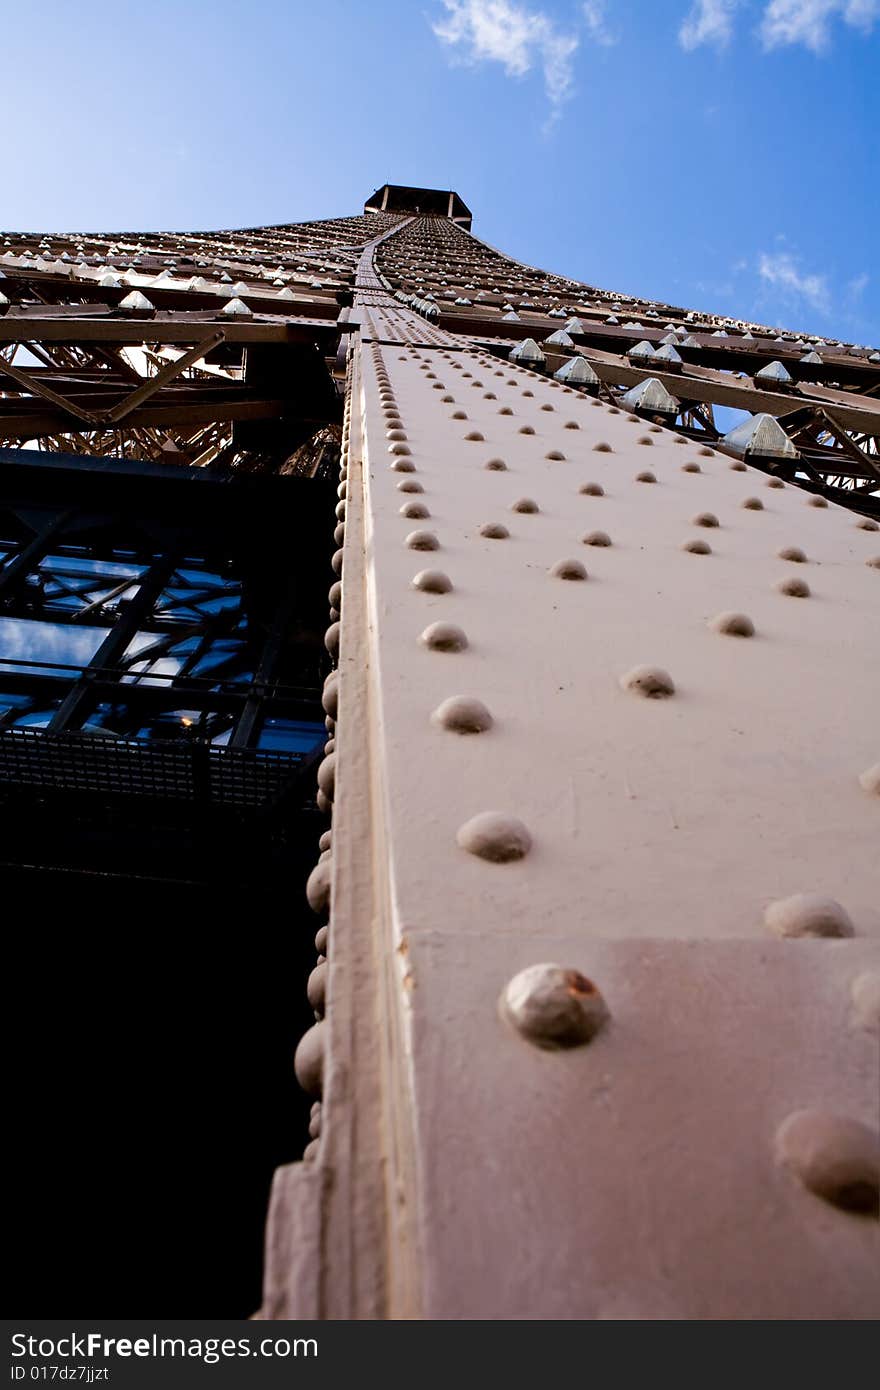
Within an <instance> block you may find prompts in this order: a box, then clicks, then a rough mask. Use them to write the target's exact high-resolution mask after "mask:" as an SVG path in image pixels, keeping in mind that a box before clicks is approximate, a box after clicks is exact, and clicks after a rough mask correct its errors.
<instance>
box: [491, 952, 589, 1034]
mask: <svg viewBox="0 0 880 1390" xmlns="http://www.w3.org/2000/svg"><path fill="white" fill-rule="evenodd" d="M498 1007H499V1012H500V1014H501V1017H502V1018H503V1019H505V1020H506V1022H508V1023H510V1024H511V1025H512V1026H513V1027H514V1028H515V1029H516V1030H517V1032H518V1033H521V1034H522V1036H523V1037H524V1038H528V1040H529V1042H532V1043H534V1044H535V1045H536V1046H537V1047H543V1048H546V1049H548V1050H551V1051H556V1050H558V1049H560V1048H564V1047H582V1046H583V1045H584V1044H585V1043H588V1042H590V1041H591V1040H592V1039H593V1038H594V1037H595V1036H596V1034H597V1033H598V1032H599V1030H600V1029H601V1028H603V1027H604V1025H605V1024H606V1023H607V1022H608V1019H609V1018H610V1014H609V1011H608V1005H607V1004H606V1003H605V1000H604V999H603V998H602V995H601V993H600V992H599V990H598V989H597V988H596V986H595V985H594V984H593V982H592V980H588V979H587V977H586V976H585V975H582V974H581V973H580V971H579V970H571V969H567V968H566V967H565V966H563V965H552V964H546V965H545V964H542V965H530V966H528V967H527V968H526V969H525V970H521V971H520V972H519V974H518V975H514V977H513V979H512V980H510V982H509V983H508V984H507V985H506V987H505V989H504V991H503V993H502V995H501V998H500V1000H499V1001H498Z"/></svg>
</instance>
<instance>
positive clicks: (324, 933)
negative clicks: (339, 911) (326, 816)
mask: <svg viewBox="0 0 880 1390" xmlns="http://www.w3.org/2000/svg"><path fill="white" fill-rule="evenodd" d="M327 833H328V834H329V831H328V832H327ZM329 939H330V923H329V922H325V923H324V925H323V926H322V927H319V928H318V930H317V931H316V932H315V950H316V951H317V952H318V955H319V956H323V955H326V954H327V945H328V942H329Z"/></svg>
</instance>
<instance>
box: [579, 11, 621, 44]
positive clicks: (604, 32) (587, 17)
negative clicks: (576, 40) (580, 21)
mask: <svg viewBox="0 0 880 1390" xmlns="http://www.w3.org/2000/svg"><path fill="white" fill-rule="evenodd" d="M605 11H606V5H605V0H581V12H582V14H583V16H584V23H585V24H586V26H587V34H588V35H589V37H590V38H591V39H592V40H593V43H599V44H602V46H603V47H604V48H610V47H611V45H612V44H615V43H617V35H616V34H613V33H612V32H611V30H610V29H609V28H608V23H607V20H606V18H605Z"/></svg>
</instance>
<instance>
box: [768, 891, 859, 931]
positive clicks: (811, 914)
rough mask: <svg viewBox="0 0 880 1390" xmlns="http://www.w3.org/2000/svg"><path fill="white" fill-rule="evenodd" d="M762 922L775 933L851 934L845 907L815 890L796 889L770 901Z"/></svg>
mask: <svg viewBox="0 0 880 1390" xmlns="http://www.w3.org/2000/svg"><path fill="white" fill-rule="evenodd" d="M764 925H765V926H766V927H769V929H770V931H772V932H775V934H776V935H777V936H791V937H796V936H815V937H826V936H828V937H843V936H852V935H854V929H853V924H852V921H851V919H850V915H849V913H848V912H847V911H846V908H844V907H841V905H840V903H839V902H835V900H834V898H822V897H820V896H819V895H818V894H817V893H795V894H794V895H793V896H792V897H790V898H780V899H779V900H778V901H777V902H773V903H770V905H769V907H768V908H767V909H766V910H765V912H764Z"/></svg>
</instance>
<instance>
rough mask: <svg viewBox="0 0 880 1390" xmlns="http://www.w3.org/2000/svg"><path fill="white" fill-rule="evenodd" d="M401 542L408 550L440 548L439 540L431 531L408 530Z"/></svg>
mask: <svg viewBox="0 0 880 1390" xmlns="http://www.w3.org/2000/svg"><path fill="white" fill-rule="evenodd" d="M403 543H404V545H405V546H406V547H407V549H408V550H439V549H440V542H439V540H438V539H437V537H436V536H435V535H434V532H433V531H410V533H409V535H408V536H407V537H406V539H405V540H404V542H403Z"/></svg>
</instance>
